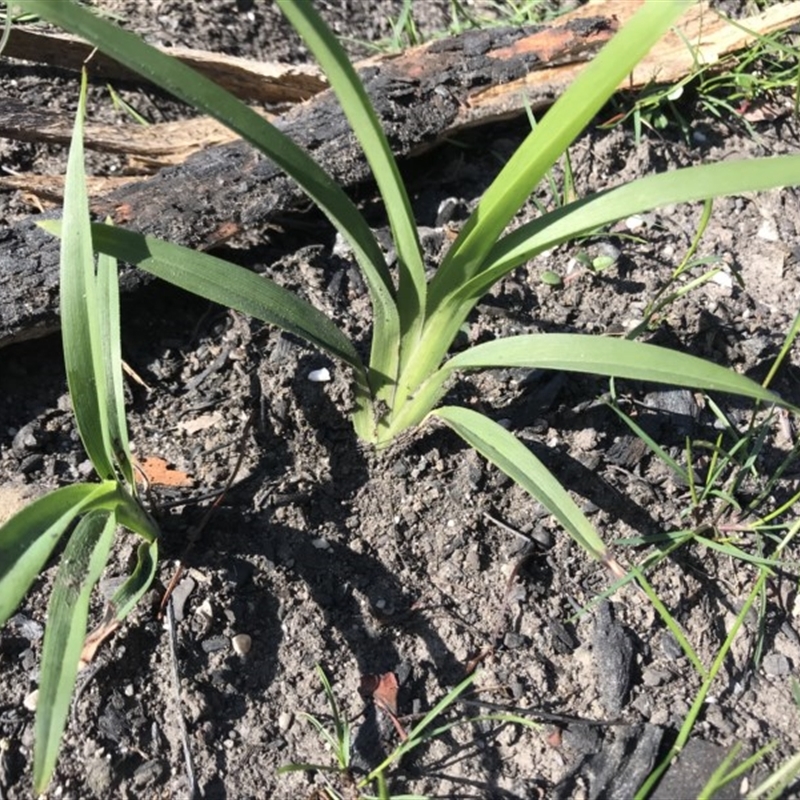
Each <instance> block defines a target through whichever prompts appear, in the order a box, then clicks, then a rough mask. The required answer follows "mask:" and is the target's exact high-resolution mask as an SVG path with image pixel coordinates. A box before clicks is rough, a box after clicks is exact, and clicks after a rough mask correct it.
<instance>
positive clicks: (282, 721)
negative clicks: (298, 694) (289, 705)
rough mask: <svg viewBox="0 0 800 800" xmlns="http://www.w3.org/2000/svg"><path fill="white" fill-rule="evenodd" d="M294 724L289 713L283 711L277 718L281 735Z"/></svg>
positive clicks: (292, 717)
mask: <svg viewBox="0 0 800 800" xmlns="http://www.w3.org/2000/svg"><path fill="white" fill-rule="evenodd" d="M292 722H294V715H293V714H292V712H291V711H283V712H281V714H280V715H279V716H278V728H279V729H280V731H281V732H282V733H286V731H288V730H289V728H290V727H291V726H292Z"/></svg>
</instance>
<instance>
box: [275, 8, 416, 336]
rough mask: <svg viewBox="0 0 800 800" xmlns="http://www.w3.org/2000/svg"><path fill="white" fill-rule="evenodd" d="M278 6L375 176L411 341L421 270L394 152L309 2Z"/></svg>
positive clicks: (406, 332) (405, 328)
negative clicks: (323, 78)
mask: <svg viewBox="0 0 800 800" xmlns="http://www.w3.org/2000/svg"><path fill="white" fill-rule="evenodd" d="M278 6H279V7H280V9H281V11H283V13H284V15H285V16H286V17H287V19H288V20H289V22H291V23H292V25H293V26H294V28H295V30H297V32H298V33H299V34H300V36H301V37H302V38H303V41H304V42H305V43H306V45H307V46H308V48H309V49H310V50H311V52H312V53H313V54H314V58H316V60H317V62H318V63H319V65H320V66H321V67H322V70H323V72H324V73H325V75H326V76H327V78H328V80H329V81H330V84H331V88H332V89H333V91H334V92H335V93H336V96H337V97H338V98H339V103H340V105H341V107H342V110H343V111H344V113H345V116H346V117H347V119H348V121H349V122H350V126H351V127H352V129H353V132H354V133H355V135H356V138H357V139H358V141H359V142H360V143H361V147H362V148H363V149H364V154H365V155H366V157H367V161H368V162H369V165H370V167H371V169H372V173H373V175H374V176H375V181H376V183H377V184H378V190H379V192H380V194H381V197H382V198H383V202H384V206H385V208H386V214H387V216H388V218H389V225H390V227H391V229H392V236H393V238H394V243H395V247H396V248H397V255H398V265H399V283H398V293H397V304H398V310H399V312H400V327H401V332H402V335H403V336H404V337H408V338H409V339H411V340H412V341H413V340H414V339H415V338H416V337H417V336H418V334H419V329H420V326H421V324H422V322H423V319H424V311H425V296H426V281H425V267H424V265H423V261H422V252H421V249H420V244H419V237H418V235H417V226H416V222H415V220H414V214H413V211H412V209H411V203H410V202H409V199H408V194H407V192H406V189H405V185H404V184H403V179H402V177H401V175H400V170H399V169H398V167H397V162H396V161H395V159H394V155H393V154H392V149H391V147H390V146H389V142H388V140H387V139H386V135H385V134H384V132H383V128H382V127H381V123H380V120H379V119H378V117H377V115H376V113H375V110H374V109H373V107H372V104H371V102H370V99H369V97H368V95H367V93H366V91H365V89H364V86H363V85H362V83H361V81H360V79H359V77H358V75H357V74H356V71H355V69H354V68H353V66H352V65H351V63H350V61H349V59H348V57H347V53H345V51H344V48H342V46H341V45H340V44H339V42H338V40H337V39H336V37H335V36H334V35H333V33H331V31H330V30H329V29H328V28H327V26H326V25H325V23H324V22H323V21H322V19H321V18H320V17H319V15H318V14H317V12H316V11H315V10H314V5H313V3H298V2H296V0H278Z"/></svg>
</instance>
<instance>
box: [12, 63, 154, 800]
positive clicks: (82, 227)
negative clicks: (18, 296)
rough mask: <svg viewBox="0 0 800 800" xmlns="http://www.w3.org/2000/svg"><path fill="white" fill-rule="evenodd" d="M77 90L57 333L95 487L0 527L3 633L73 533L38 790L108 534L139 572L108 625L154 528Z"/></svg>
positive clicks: (40, 720) (40, 742)
mask: <svg viewBox="0 0 800 800" xmlns="http://www.w3.org/2000/svg"><path fill="white" fill-rule="evenodd" d="M85 104H86V79H85V76H84V81H83V85H82V89H81V99H80V106H79V110H78V116H77V119H76V122H75V131H74V135H73V141H72V148H71V150H70V159H69V165H68V167H67V189H66V192H65V198H64V219H63V229H62V243H61V324H62V336H63V342H64V361H65V364H66V369H67V382H68V386H69V392H70V397H71V399H72V406H73V411H74V414H75V421H76V423H77V426H78V431H79V433H80V436H81V440H82V442H83V445H84V448H85V449H86V452H87V454H88V455H89V458H90V459H91V461H92V464H93V465H94V468H95V470H96V472H97V474H98V476H99V477H100V482H99V483H79V484H74V485H71V486H65V487H63V488H61V489H57V490H55V491H54V492H51V493H50V494H47V495H45V496H44V497H42V498H40V499H39V500H36V501H35V502H33V503H31V504H30V505H29V506H27V507H26V508H24V509H23V510H22V511H20V512H19V513H18V514H17V515H16V516H14V517H12V518H11V519H10V520H9V521H8V522H7V523H6V524H5V525H3V526H2V528H0V625H3V624H5V622H6V620H7V619H8V618H9V617H10V616H11V614H13V613H14V610H15V609H16V608H17V606H18V605H19V603H20V602H21V600H22V598H23V596H24V595H25V593H26V592H27V591H28V589H29V588H30V586H31V584H32V583H33V581H34V580H35V578H36V577H37V575H38V574H39V573H40V572H41V571H42V570H43V569H44V567H45V564H46V562H47V560H48V558H49V557H50V555H51V554H52V552H53V551H54V549H55V547H56V546H57V544H58V543H59V541H60V539H61V538H62V536H64V535H65V534H66V533H67V532H68V531H70V530H71V529H72V528H73V523H74V522H75V521H76V520H79V521H78V524H77V525H75V526H74V529H72V530H71V533H70V535H69V537H68V540H67V544H66V547H65V548H64V552H63V555H62V557H61V559H60V562H59V567H58V571H57V573H56V578H55V582H54V584H53V591H52V595H51V598H50V603H49V606H48V609H47V623H46V626H45V635H44V643H43V647H42V665H41V677H40V681H39V699H38V703H37V710H36V721H35V746H34V762H33V774H34V789H35V791H36V793H37V794H39V793H41V792H43V791H44V790H45V789H46V788H47V784H48V782H49V780H50V777H51V775H52V773H53V770H54V768H55V765H56V758H57V755H58V747H59V742H60V739H61V735H62V733H63V731H64V727H65V725H66V721H67V715H68V711H69V703H70V698H71V695H72V689H73V687H74V685H75V679H76V677H77V673H78V666H79V661H80V658H81V653H82V648H83V643H84V637H85V636H86V625H87V619H88V609H89V598H90V595H91V592H92V589H93V588H94V586H95V584H96V583H97V581H98V579H99V578H100V576H101V574H102V572H103V569H104V567H105V565H106V562H107V560H108V557H109V554H110V551H111V545H112V543H113V539H114V533H115V530H116V528H117V526H118V525H124V526H125V527H127V528H129V529H130V530H132V531H134V532H135V533H137V534H138V535H139V536H141V537H142V539H143V542H142V544H141V545H140V547H139V552H138V563H137V566H136V567H135V569H134V571H133V573H132V574H131V575H130V577H129V578H128V579H127V580H126V581H125V582H124V583H123V584H122V586H121V587H120V588H119V589H118V590H117V592H116V593H115V594H114V596H113V597H112V598H111V600H110V601H109V605H108V611H107V615H106V619H105V622H106V623H107V624H108V626H110V627H113V626H115V625H117V624H119V623H120V622H121V621H122V620H124V618H125V617H126V616H127V615H128V613H129V612H130V610H131V609H132V608H133V606H134V605H135V604H136V602H137V601H138V599H139V598H140V597H141V596H142V594H143V593H144V592H145V591H146V589H147V587H148V586H149V585H150V583H151V581H152V579H153V576H154V574H155V567H156V558H157V553H158V544H157V542H158V529H157V527H156V525H155V523H154V522H153V520H152V519H151V518H150V516H149V515H148V514H147V512H146V511H145V510H144V509H143V508H142V506H141V505H140V504H139V501H138V500H137V499H136V484H135V480H134V468H133V464H132V461H131V456H130V451H129V448H128V434H127V427H126V423H125V408H124V395H123V389H122V361H121V356H120V343H119V292H118V287H117V265H116V262H115V261H114V259H113V258H111V257H109V256H100V258H99V259H98V263H97V267H96V268H95V260H94V256H93V253H92V239H91V230H90V227H89V222H90V220H89V204H88V199H87V196H86V179H85V175H84V172H83V146H82V135H83V116H84V110H85Z"/></svg>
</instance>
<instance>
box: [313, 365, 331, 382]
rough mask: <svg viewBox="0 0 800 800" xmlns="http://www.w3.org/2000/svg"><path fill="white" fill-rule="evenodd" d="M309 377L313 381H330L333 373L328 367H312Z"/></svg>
mask: <svg viewBox="0 0 800 800" xmlns="http://www.w3.org/2000/svg"><path fill="white" fill-rule="evenodd" d="M308 379H309V380H310V381H311V382H312V383H328V381H330V379H331V373H330V370H329V369H328V368H327V367H322V369H312V370H311V372H309V373H308Z"/></svg>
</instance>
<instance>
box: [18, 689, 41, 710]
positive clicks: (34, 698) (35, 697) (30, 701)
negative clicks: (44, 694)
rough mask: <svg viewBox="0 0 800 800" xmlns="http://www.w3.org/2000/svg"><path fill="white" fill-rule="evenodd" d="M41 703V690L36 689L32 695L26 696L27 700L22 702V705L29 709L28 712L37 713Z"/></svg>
mask: <svg viewBox="0 0 800 800" xmlns="http://www.w3.org/2000/svg"><path fill="white" fill-rule="evenodd" d="M38 702H39V690H38V689H34V690H33V691H32V692H31V693H30V694H27V695H25V699H24V700H23V701H22V705H24V706H25V708H27V709H28V711H36V706H37V704H38Z"/></svg>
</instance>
